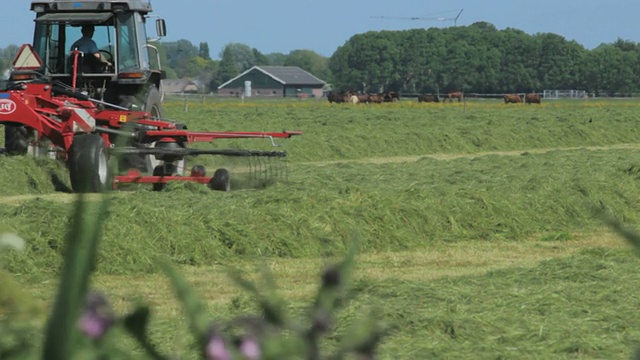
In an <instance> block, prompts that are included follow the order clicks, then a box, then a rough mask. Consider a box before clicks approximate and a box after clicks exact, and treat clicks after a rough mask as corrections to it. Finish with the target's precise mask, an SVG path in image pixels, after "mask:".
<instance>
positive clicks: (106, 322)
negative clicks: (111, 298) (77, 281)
mask: <svg viewBox="0 0 640 360" xmlns="http://www.w3.org/2000/svg"><path fill="white" fill-rule="evenodd" d="M114 323H115V316H114V314H113V311H112V309H111V306H110V305H109V302H108V301H107V298H106V297H105V296H104V295H102V294H101V293H98V292H91V293H89V294H87V298H86V300H85V308H84V313H83V314H82V316H80V320H79V322H78V326H79V327H80V330H81V331H82V332H83V333H84V334H85V335H87V336H88V337H89V338H91V339H93V340H100V339H101V338H102V337H103V336H104V334H105V333H106V332H107V331H108V330H109V328H110V327H111V326H112V325H113V324H114Z"/></svg>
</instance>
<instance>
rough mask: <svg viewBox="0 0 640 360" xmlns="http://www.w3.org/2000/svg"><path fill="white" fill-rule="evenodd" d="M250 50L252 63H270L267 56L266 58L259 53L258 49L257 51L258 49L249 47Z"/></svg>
mask: <svg viewBox="0 0 640 360" xmlns="http://www.w3.org/2000/svg"><path fill="white" fill-rule="evenodd" d="M251 51H253V61H254V63H253V64H254V65H265V66H266V65H270V64H271V62H270V61H269V58H267V57H266V56H265V55H264V54H263V53H261V52H260V51H258V49H256V48H253V49H251Z"/></svg>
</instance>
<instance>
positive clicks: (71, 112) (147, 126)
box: [0, 72, 302, 192]
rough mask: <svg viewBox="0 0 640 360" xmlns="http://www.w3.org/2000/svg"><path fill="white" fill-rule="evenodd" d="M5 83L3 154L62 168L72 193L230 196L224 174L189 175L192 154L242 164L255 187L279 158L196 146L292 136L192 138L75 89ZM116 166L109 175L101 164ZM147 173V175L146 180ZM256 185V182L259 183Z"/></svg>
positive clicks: (198, 168) (200, 171)
mask: <svg viewBox="0 0 640 360" xmlns="http://www.w3.org/2000/svg"><path fill="white" fill-rule="evenodd" d="M24 74H25V75H29V74H32V75H33V78H32V79H31V80H30V81H26V82H17V83H13V84H12V85H11V86H10V87H9V88H8V89H5V90H4V91H1V92H0V125H4V126H5V146H6V149H5V151H4V152H5V153H7V154H9V155H12V154H14V155H15V154H25V153H26V152H27V148H29V149H31V150H32V151H33V152H35V153H37V154H41V155H44V153H49V154H50V156H51V157H55V158H57V159H59V160H62V161H64V162H66V164H67V166H68V168H69V175H70V179H71V185H72V189H73V191H74V192H102V191H104V190H107V189H109V188H112V189H118V188H119V187H120V186H121V185H123V184H151V185H152V188H153V189H154V190H162V189H163V188H164V187H165V185H166V184H167V183H168V182H170V181H192V182H197V183H201V184H206V185H208V186H209V188H211V189H212V190H220V191H228V190H230V184H231V180H230V177H231V176H230V174H229V171H228V170H227V169H226V168H219V169H217V170H216V171H215V172H214V173H213V175H211V176H208V175H207V174H206V170H205V169H204V166H202V165H195V166H193V167H192V168H191V170H190V171H189V172H186V171H185V169H184V166H185V163H186V159H187V158H192V157H196V156H199V155H220V156H226V157H242V158H246V159H248V163H249V166H248V171H247V173H248V175H249V177H251V178H252V179H254V180H258V181H260V180H261V179H262V178H263V177H265V176H266V174H267V173H272V174H273V175H275V176H276V177H282V176H283V175H285V173H286V171H284V172H283V171H282V169H281V167H279V166H274V165H273V163H272V161H271V160H282V159H284V158H285V157H286V156H287V154H286V152H285V151H271V150H246V149H198V148H191V147H190V146H191V145H192V144H194V143H197V142H212V141H215V140H220V139H243V138H254V139H269V140H270V141H271V144H272V145H274V146H278V145H277V144H276V143H275V139H276V138H280V139H283V138H290V137H292V136H294V135H300V134H302V132H300V131H283V132H240V131H192V130H187V129H186V126H185V125H182V124H178V123H176V122H175V121H171V120H167V119H160V118H156V117H154V116H152V114H151V113H149V112H145V111H135V110H130V109H128V108H126V107H122V106H118V105H114V104H109V103H106V102H103V101H100V100H96V99H92V98H89V97H88V96H86V95H84V94H83V93H80V92H78V91H76V90H75V88H73V87H71V86H68V85H65V84H64V83H60V82H55V81H53V82H49V81H47V80H46V79H42V78H39V77H38V75H39V74H38V73H36V72H32V73H30V72H24ZM112 156H116V157H117V158H118V159H119V160H120V161H118V165H117V166H116V167H115V168H116V171H115V172H116V173H112V168H113V166H109V164H108V163H109V160H110V158H111V157H112ZM149 172H152V174H149ZM263 180H264V179H263Z"/></svg>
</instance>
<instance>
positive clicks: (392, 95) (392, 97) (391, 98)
mask: <svg viewBox="0 0 640 360" xmlns="http://www.w3.org/2000/svg"><path fill="white" fill-rule="evenodd" d="M380 95H382V99H383V101H384V102H396V101H398V100H400V95H398V93H397V92H395V91H387V92H385V93H382V94H380Z"/></svg>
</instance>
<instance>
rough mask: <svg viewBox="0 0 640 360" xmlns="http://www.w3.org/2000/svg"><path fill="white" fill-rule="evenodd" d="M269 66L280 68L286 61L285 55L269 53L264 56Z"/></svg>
mask: <svg viewBox="0 0 640 360" xmlns="http://www.w3.org/2000/svg"><path fill="white" fill-rule="evenodd" d="M265 57H266V58H267V60H268V62H269V64H271V65H275V66H282V65H284V63H285V62H286V61H287V55H286V54H283V53H271V54H267V55H265Z"/></svg>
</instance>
